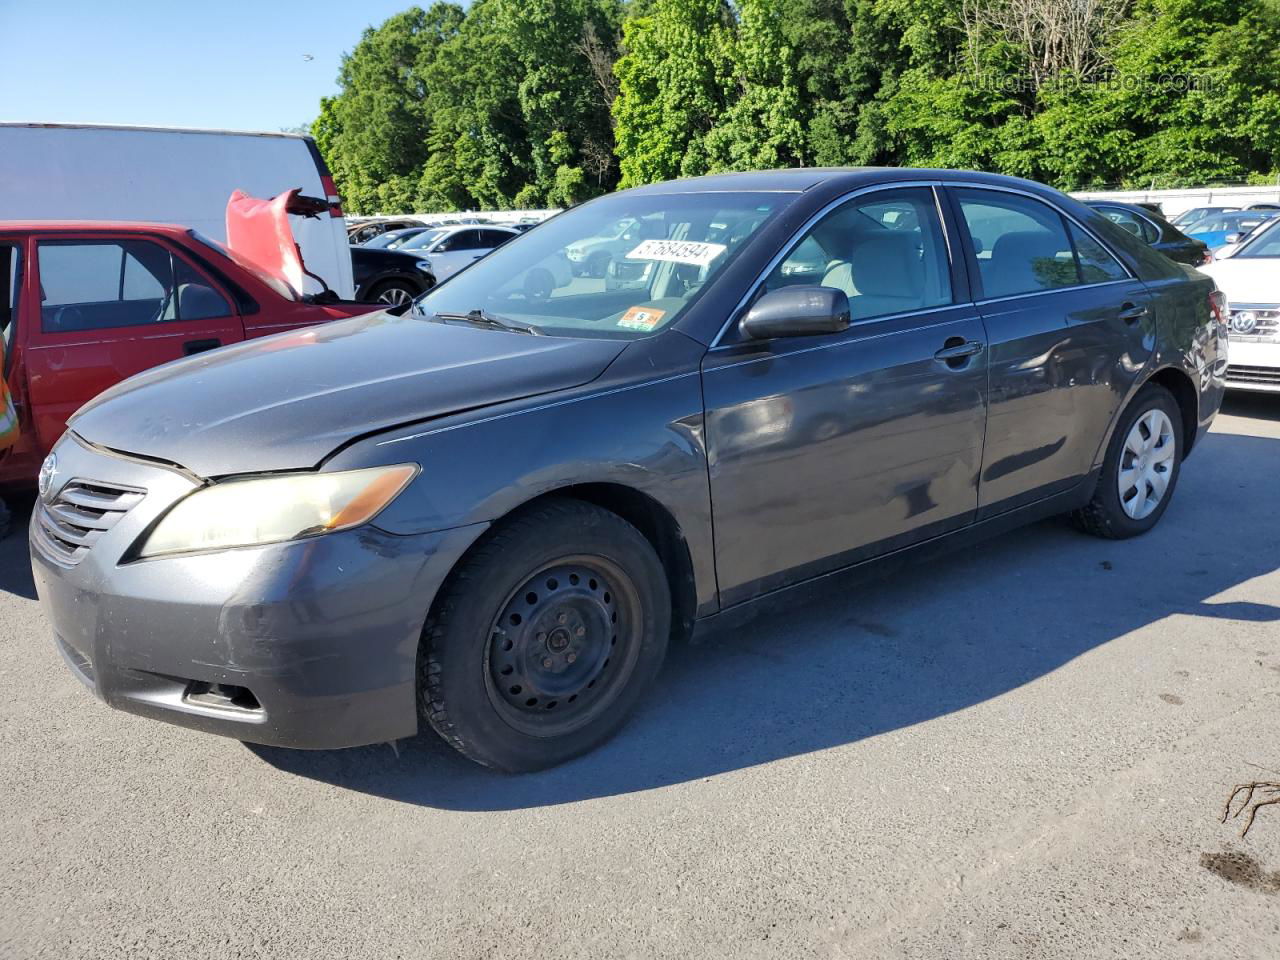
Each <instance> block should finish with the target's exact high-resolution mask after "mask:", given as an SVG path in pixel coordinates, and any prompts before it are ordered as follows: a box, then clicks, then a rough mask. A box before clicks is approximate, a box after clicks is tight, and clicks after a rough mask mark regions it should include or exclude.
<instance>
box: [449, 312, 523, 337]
mask: <svg viewBox="0 0 1280 960" xmlns="http://www.w3.org/2000/svg"><path fill="white" fill-rule="evenodd" d="M436 319H437V320H455V321H456V320H461V321H462V322H464V323H474V324H475V325H476V326H479V327H491V328H493V329H494V330H510V331H511V332H513V333H527V334H530V335H531V336H535V337H537V336H542V331H541V330H540V329H539V328H538V327H535V326H534V325H533V324H531V323H516V322H515V321H514V320H508V319H507V318H506V317H500V316H498V315H497V314H496V313H488V312H487V311H485V310H479V309H477V310H468V311H467V312H466V313H437V314H436Z"/></svg>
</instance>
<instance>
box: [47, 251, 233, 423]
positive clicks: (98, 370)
mask: <svg viewBox="0 0 1280 960" xmlns="http://www.w3.org/2000/svg"><path fill="white" fill-rule="evenodd" d="M33 267H34V268H35V269H34V272H35V282H36V284H37V287H36V289H37V290H38V291H39V304H38V308H37V309H34V310H28V311H27V316H29V317H31V318H32V322H30V323H29V324H28V329H27V331H26V337H25V361H26V363H25V366H26V375H27V383H26V393H27V400H28V403H29V404H30V406H31V416H32V421H33V424H34V428H35V431H36V434H37V435H38V438H39V441H40V444H41V445H42V446H44V447H45V448H48V447H51V446H52V445H53V444H54V442H55V441H56V440H57V439H58V437H60V436H61V435H62V432H63V430H64V429H65V427H66V422H67V418H68V417H69V416H71V414H73V413H74V412H75V411H76V410H77V409H78V408H79V407H80V406H81V405H82V404H84V403H86V402H87V401H89V400H91V399H92V398H93V397H95V396H96V395H97V394H99V393H101V392H102V391H103V390H105V389H107V388H108V387H110V386H112V385H114V384H116V383H119V382H120V381H121V380H124V379H126V378H127V377H131V376H133V375H134V374H135V373H140V372H142V371H143V370H147V369H149V368H151V367H154V366H158V365H159V364H162V363H168V362H169V361H171V360H179V359H181V358H182V357H186V356H191V355H193V354H196V353H201V352H203V351H206V350H212V349H214V348H216V347H220V346H223V345H225V344H228V343H234V342H237V341H240V340H243V339H244V326H243V324H242V322H241V319H240V317H239V315H238V314H236V312H235V310H234V309H233V307H232V302H233V301H232V299H231V298H230V297H229V296H227V294H226V292H225V291H223V290H222V289H221V288H220V287H219V285H218V284H217V283H216V282H215V281H214V280H213V279H212V278H210V277H208V276H206V275H205V274H204V273H203V272H202V271H200V270H199V269H197V268H196V267H194V266H193V265H192V264H191V263H189V262H188V261H187V260H185V259H184V258H183V257H182V255H181V254H180V253H179V252H178V251H177V250H175V249H173V248H171V247H170V246H168V245H166V244H165V243H163V242H162V241H161V240H160V239H159V238H156V237H143V236H139V235H137V234H132V235H130V234H117V235H106V234H101V233H96V234H87V235H79V236H77V235H71V234H58V235H57V236H56V237H54V236H50V237H44V238H40V239H38V240H37V242H36V255H35V262H34V264H33Z"/></svg>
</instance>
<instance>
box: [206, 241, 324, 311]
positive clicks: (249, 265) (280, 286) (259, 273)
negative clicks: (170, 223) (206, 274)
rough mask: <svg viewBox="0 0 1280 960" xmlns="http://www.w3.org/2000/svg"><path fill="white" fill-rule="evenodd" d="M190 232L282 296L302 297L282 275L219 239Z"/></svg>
mask: <svg viewBox="0 0 1280 960" xmlns="http://www.w3.org/2000/svg"><path fill="white" fill-rule="evenodd" d="M188 233H190V234H191V236H192V238H193V239H195V240H198V241H200V243H202V244H204V245H205V246H206V247H208V248H209V249H210V250H212V251H213V252H214V253H217V254H221V255H222V256H224V257H226V258H227V259H228V260H230V261H231V262H232V263H234V264H235V265H236V266H238V267H239V268H240V269H241V270H244V271H246V272H247V273H250V274H252V275H253V276H255V277H257V278H258V280H259V281H261V282H262V283H265V284H266V285H267V286H268V287H270V288H271V289H272V290H274V291H275V292H276V293H278V294H280V296H282V297H284V298H285V299H286V300H300V299H301V297H299V296H298V292H297V291H296V290H294V289H293V287H291V286H289V284H287V283H285V282H284V280H282V279H281V278H280V277H277V276H274V275H272V274H270V273H267V271H265V270H263V269H262V268H261V267H260V266H258V265H257V264H256V263H254V262H253V261H252V260H249V259H246V258H245V257H242V256H241V255H240V254H238V253H236V252H235V251H234V250H232V249H231V248H230V247H224V246H223V245H222V244H220V243H218V241H217V240H210V239H209V238H208V237H206V236H205V235H204V234H202V233H200V232H198V231H196V230H189V231H188Z"/></svg>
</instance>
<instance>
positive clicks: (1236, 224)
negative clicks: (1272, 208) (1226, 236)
mask: <svg viewBox="0 0 1280 960" xmlns="http://www.w3.org/2000/svg"><path fill="white" fill-rule="evenodd" d="M1269 219H1271V215H1270V214H1267V213H1226V214H1221V215H1218V216H1213V217H1205V218H1204V219H1203V220H1199V221H1197V222H1196V223H1195V225H1194V227H1193V228H1192V230H1193V232H1195V233H1219V232H1221V231H1223V230H1235V231H1240V232H1245V231H1248V230H1252V229H1253V228H1254V227H1256V226H1257V225H1258V224H1260V223H1265V222H1266V221H1267V220H1269Z"/></svg>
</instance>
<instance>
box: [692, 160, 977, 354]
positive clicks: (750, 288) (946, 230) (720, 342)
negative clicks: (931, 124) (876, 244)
mask: <svg viewBox="0 0 1280 960" xmlns="http://www.w3.org/2000/svg"><path fill="white" fill-rule="evenodd" d="M942 185H943V184H942V181H941V180H899V181H894V182H892V183H875V184H870V185H868V186H865V187H859V188H858V189H856V190H850V191H849V192H848V193H843V194H841V195H840V196H838V197H836V198H835V199H834V200H832V201H831V202H829V203H827V204H826V205H825V206H823V207H822V208H821V209H820V210H818V211H817V212H816V213H814V214H813V215H812V216H810V217H809V218H808V219H807V220H805V222H804V223H802V224H801V225H800V226H799V227H798V228H796V230H795V231H793V232H792V234H791V236H790V237H788V238H787V242H786V243H784V244H783V245H782V247H781V249H780V250H779V251H778V253H776V254H775V255H774V256H773V257H772V258H771V259H770V260H769V262H768V263H767V264H765V266H764V269H762V270H761V271H760V272H759V273H758V274H757V275H756V278H755V279H754V280H752V281H751V283H749V284H748V285H747V292H746V293H745V294H743V296H742V298H741V299H740V300H739V301H738V303H737V305H736V306H734V308H733V309H732V310H730V311H729V315H728V317H727V318H726V320H725V322H724V323H723V324H722V325H721V327H720V331H719V332H718V333H717V334H716V335H715V338H714V339H713V340H712V341H711V345H710V346H709V347H707V352H708V353H710V352H711V351H712V350H727V349H733V348H735V347H739V346H741V344H738V343H725V342H724V338H725V335H726V334H727V333H728V332H729V330H730V329H731V328H732V327H733V325H734V323H735V322H736V321H737V320H738V318H739V317H740V316H741V314H742V310H743V308H744V307H746V306H747V305H748V304H749V303H750V302H751V300H752V299H753V298H754V297H755V296H756V293H757V291H759V289H760V285H761V284H762V283H764V281H765V280H767V279H768V278H769V276H770V275H771V274H772V273H773V271H774V270H775V269H777V267H778V265H779V264H781V263H782V261H783V260H785V259H786V258H787V257H789V256H790V255H791V254H792V252H793V251H795V249H796V248H797V247H798V246H799V245H800V244H801V243H803V242H804V240H805V239H806V238H807V237H808V236H809V231H810V230H812V229H813V228H814V227H815V226H816V225H817V224H818V222H819V221H821V220H822V219H823V218H824V217H826V216H827V214H829V213H831V212H832V211H833V210H835V209H837V208H839V207H841V206H844V205H845V204H846V203H849V202H850V201H852V200H855V199H856V198H858V197H862V196H866V195H868V194H872V193H884V192H885V191H889V190H903V189H906V188H908V187H926V188H928V189H929V190H930V191H931V192H932V194H933V204H934V210H935V212H936V213H937V215H938V224H939V226H940V227H941V228H942V238H943V242H944V244H945V246H946V251H947V265H948V267H950V269H951V277H950V280H951V287H952V290H951V296H952V300H951V303H945V304H940V305H938V306H935V307H922V308H920V309H917V310H903V311H899V312H898V313H885V314H881V315H879V316H875V317H864V318H862V319H860V320H851V321H850V322H849V328H850V329H852V328H854V327H858V326H862V325H864V324H868V323H880V322H882V321H884V320H891V319H894V318H898V317H912V316H922V315H924V314H928V313H934V312H936V311H938V310H953V309H955V308H956V307H959V306H964V305H966V304H968V303H971V302H972V297H970V298H969V299H959V298H957V296H956V292H957V291H956V289H955V286H956V283H955V272H956V269H955V268H956V259H955V247H954V245H953V244H952V242H951V236H950V224H949V222H948V220H947V217H946V213H945V210H944V208H943V203H942V197H941V196H940V195H939V192H938V188H939V187H941V186H942ZM965 272H966V274H967V273H968V269H967V267H966V268H965ZM966 292H967V293H970V294H972V292H973V290H972V288H970V289H969V290H968V291H966Z"/></svg>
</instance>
